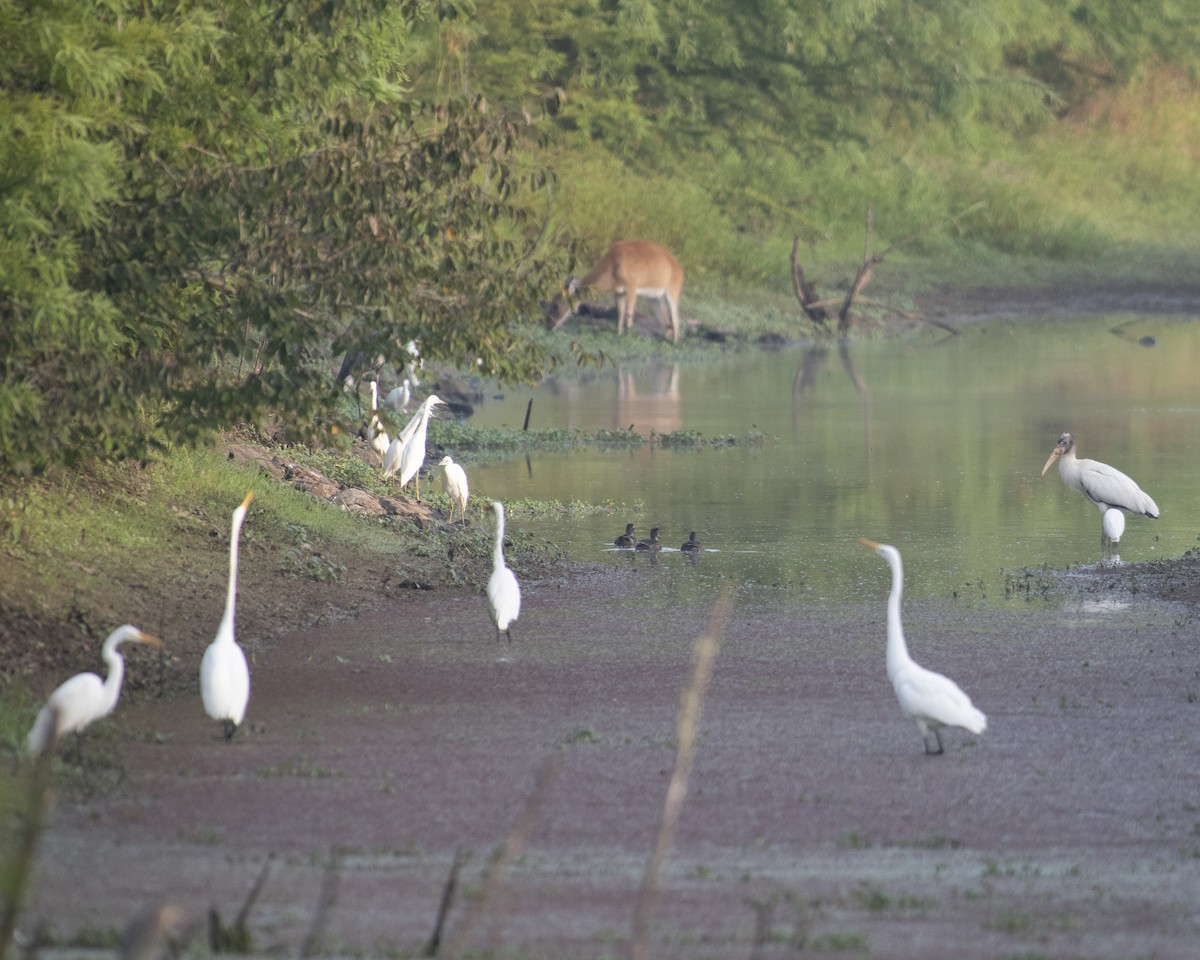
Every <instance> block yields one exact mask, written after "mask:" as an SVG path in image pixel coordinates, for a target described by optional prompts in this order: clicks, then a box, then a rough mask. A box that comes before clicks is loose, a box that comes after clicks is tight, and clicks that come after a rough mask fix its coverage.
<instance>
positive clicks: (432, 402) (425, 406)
mask: <svg viewBox="0 0 1200 960" xmlns="http://www.w3.org/2000/svg"><path fill="white" fill-rule="evenodd" d="M442 402H443V401H442V400H440V399H439V398H438V397H437V396H435V395H434V394H430V395H429V396H428V397H426V398H425V402H424V403H422V404H421V409H420V410H419V411H418V413H417V417H418V421H417V427H416V429H415V430H414V431H413V434H412V437H411V438H409V439H408V440H407V441H406V442H405V444H404V449H403V450H402V451H401V452H400V489H401V490H403V489H404V488H405V487H407V486H408V481H409V480H413V481H415V482H416V488H417V500H418V501H419V500H420V499H421V476H420V470H421V465H422V464H423V463H424V462H425V434H426V432H427V431H428V429H429V416H430V414H432V413H433V408H434V407H436V406H437V405H438V404H439V403H442Z"/></svg>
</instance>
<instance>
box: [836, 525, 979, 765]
mask: <svg viewBox="0 0 1200 960" xmlns="http://www.w3.org/2000/svg"><path fill="white" fill-rule="evenodd" d="M858 542H859V543H861V544H862V545H863V546H864V547H869V548H870V549H871V550H874V551H875V552H876V553H877V554H879V555H880V556H881V557H883V558H884V559H885V560H886V561H887V562H888V566H889V567H891V569H892V590H891V593H889V594H888V602H887V674H888V679H889V680H891V681H892V689H893V690H895V691H896V699H897V700H899V701H900V709H901V710H903V711H904V713H905V716H908V717H911V718H912V719H913V720H914V721H916V724H917V729H919V730H920V731H921V739H922V740H923V741H924V744H925V752H926V753H932V754H938V753H942V752H943V748H942V735H941V734H940V733H939V732H938V731H939V730H940V729H941V728H942V727H963V728H964V729H966V730H969V731H970V732H971V733H976V734H979V733H983V731H984V730H986V729H987V717H985V716H984V715H983V714H982V713H981V712H980V711H979V710H977V709H976V708H975V705H974V704H973V703H971V698H970V697H968V696H967V695H966V694H965V693H963V692H962V690H961V689H960V688H959V686H958V684H956V683H955V682H954V681H953V680H951V679H950V678H949V677H944V676H942V675H941V674H940V673H934V672H933V671H932V670H926V669H925V668H924V667H922V666H921V665H920V664H918V663H917V662H916V661H915V660H913V658H912V657H910V656H909V654H908V645H907V644H905V642H904V627H903V626H902V625H901V623H900V596H901V594H902V593H903V591H904V567H903V565H902V564H901V562H900V551H899V550H897V549H896V548H895V547H892V546H888V545H887V544H886V543H876V542H875V541H874V540H865V539H863V538H861V537H860V538H859V540H858ZM930 730H932V731H933V737H934V739H935V740H936V741H937V749H936V750H930V749H929V731H930Z"/></svg>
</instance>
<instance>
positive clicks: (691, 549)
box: [679, 530, 704, 553]
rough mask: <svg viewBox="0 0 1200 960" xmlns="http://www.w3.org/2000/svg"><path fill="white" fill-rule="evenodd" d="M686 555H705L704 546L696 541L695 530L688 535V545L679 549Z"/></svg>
mask: <svg viewBox="0 0 1200 960" xmlns="http://www.w3.org/2000/svg"><path fill="white" fill-rule="evenodd" d="M679 549H680V550H682V551H683V552H684V553H703V552H704V544H702V543H701V542H700V541H699V540H697V539H696V531H695V530H693V531H692V532H691V533H689V534H688V538H687V543H685V544H684V545H683V546H681V547H680V548H679Z"/></svg>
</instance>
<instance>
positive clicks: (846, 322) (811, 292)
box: [792, 206, 958, 335]
mask: <svg viewBox="0 0 1200 960" xmlns="http://www.w3.org/2000/svg"><path fill="white" fill-rule="evenodd" d="M864 232H865V239H864V242H863V259H862V264H861V265H860V266H859V268H858V271H857V272H856V273H855V275H854V280H853V281H852V282H851V284H850V287H849V289H848V290H847V291H846V295H845V296H844V297H841V298H836V297H835V298H832V299H826V300H822V299H821V298H820V296H818V294H817V287H816V284H815V283H813V282H812V281H811V280H809V279H808V278H807V277H806V276H805V275H804V266H803V265H802V264H801V263H800V255H799V254H800V236H799V234H797V235H796V236H795V237H794V238H793V240H792V290H793V291H794V292H795V294H796V299H797V300H799V301H800V309H801V310H803V311H804V315H805V316H806V317H808V319H809V320H811V321H812V322H813V323H815V324H816V325H817V326H818V327H821V328H827V326H828V323H829V310H828V309H827V308H831V307H833V306H837V307H838V311H837V318H838V333H839V334H842V335H845V334H847V333H849V332H850V331H851V330H853V329H854V327H855V325H856V322H857V318H856V316H855V313H854V307H855V305H856V304H857V305H858V306H866V307H873V308H876V309H879V310H883V311H885V312H886V313H888V314H890V315H893V316H898V317H902V318H904V319H905V320H915V321H918V322H920V323H928V324H931V325H933V326H935V327H941V328H942V329H943V330H947V331H949V332H950V333H958V331H957V330H955V329H954V328H953V327H952V326H950V325H949V324H946V323H942V322H941V321H940V320H931V319H929V318H928V317H926V316H924V315H923V314H919V313H910V312H908V311H905V310H899V309H897V308H896V307H892V306H889V305H888V304H885V303H880V302H879V301H878V300H867V299H866V298H864V297H863V296H862V292H863V290H864V289H866V286H867V284H868V283H870V282H871V278H872V277H873V276H874V275H875V268H876V267H877V266H878V265H879V264H881V263H883V261H884V258H885V257H886V256H887V255H888V254H889V253H891V252H892V251H893V250H898V249H900V248H901V247H903V246H906V245H907V244H909V243H912V241H914V240H916V239H917V238H918V237H919V236H920V235H921V233H920V232H917V233H914V234H911V235H909V236H907V237H905V238H904V239H903V240H900V241H898V242H897V243H894V244H892V245H891V246H890V247H888V248H887V249H886V250H884V251H883V252H882V253H875V252H874V249H873V248H874V243H875V210H874V208H873V207H871V206H868V207H867V222H866V229H865V231H864Z"/></svg>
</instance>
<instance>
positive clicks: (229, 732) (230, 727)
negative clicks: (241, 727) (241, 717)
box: [221, 717, 238, 743]
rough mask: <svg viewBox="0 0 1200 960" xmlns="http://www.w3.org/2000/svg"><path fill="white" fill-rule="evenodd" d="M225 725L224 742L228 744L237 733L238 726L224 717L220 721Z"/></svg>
mask: <svg viewBox="0 0 1200 960" xmlns="http://www.w3.org/2000/svg"><path fill="white" fill-rule="evenodd" d="M221 722H222V723H223V724H224V725H225V742H226V743H228V742H229V741H230V740H232V739H233V735H234V734H235V733H237V729H238V725H237V724H236V723H234V722H233V721H232V720H230V719H229V718H228V717H226V718H225V719H224V720H222V721H221Z"/></svg>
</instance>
